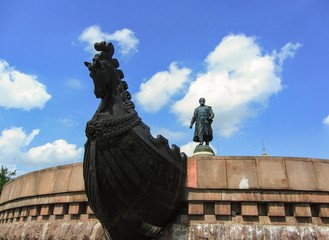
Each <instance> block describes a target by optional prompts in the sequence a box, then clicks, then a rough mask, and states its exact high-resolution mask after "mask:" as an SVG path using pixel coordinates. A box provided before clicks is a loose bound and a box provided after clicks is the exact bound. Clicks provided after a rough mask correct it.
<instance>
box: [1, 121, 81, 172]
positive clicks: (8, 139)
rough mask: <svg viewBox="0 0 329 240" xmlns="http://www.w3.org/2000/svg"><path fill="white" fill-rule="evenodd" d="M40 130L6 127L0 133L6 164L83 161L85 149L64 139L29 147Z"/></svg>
mask: <svg viewBox="0 0 329 240" xmlns="http://www.w3.org/2000/svg"><path fill="white" fill-rule="evenodd" d="M39 132H40V130H39V129H35V130H33V131H32V132H31V133H30V134H26V133H25V131H24V130H23V129H22V128H17V127H12V128H10V129H5V130H3V131H2V132H1V135H0V156H1V158H2V160H3V161H2V162H5V163H6V164H14V165H18V164H26V165H39V166H42V167H45V166H49V165H60V164H63V163H69V162H77V161H82V155H83V149H82V148H78V147H77V146H76V145H74V144H70V143H67V142H66V141H65V140H63V139H59V140H56V141H54V142H52V143H46V144H44V145H42V146H37V147H31V148H29V145H30V143H31V142H32V140H33V139H34V137H35V136H36V135H38V134H39Z"/></svg>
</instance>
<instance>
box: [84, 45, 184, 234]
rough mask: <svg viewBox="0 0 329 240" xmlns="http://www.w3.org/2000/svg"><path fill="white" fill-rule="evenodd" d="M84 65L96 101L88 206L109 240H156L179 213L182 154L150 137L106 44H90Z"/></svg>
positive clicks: (88, 155)
mask: <svg viewBox="0 0 329 240" xmlns="http://www.w3.org/2000/svg"><path fill="white" fill-rule="evenodd" d="M94 47H95V49H96V50H97V51H99V53H97V54H95V56H94V58H93V61H92V63H88V62H85V65H86V66H87V67H88V69H89V71H90V77H91V78H92V79H93V82H94V85H95V88H94V93H95V95H96V97H97V98H100V99H101V102H100V104H99V107H98V109H97V110H96V112H95V114H94V116H93V117H92V119H91V120H90V121H89V122H88V123H87V126H86V135H87V138H88V140H87V142H86V144H85V155H84V165H83V169H84V170H83V171H84V173H83V174H84V180H85V189H86V194H87V196H88V202H89V205H90V207H91V209H92V210H93V211H94V213H95V215H96V217H97V218H98V219H99V221H100V222H101V223H102V225H103V228H104V230H105V235H106V237H107V238H108V239H112V240H144V239H153V238H155V237H157V236H158V235H159V234H160V232H161V230H162V229H163V228H165V227H166V225H167V224H169V223H170V222H171V221H172V219H173V218H174V217H175V215H176V214H177V213H178V212H179V211H180V209H181V206H182V199H183V194H184V188H185V178H186V155H185V154H181V153H180V149H179V148H178V147H177V146H175V145H173V146H172V148H170V147H169V146H168V141H167V139H165V138H164V137H162V136H161V135H159V136H158V137H157V138H154V137H152V135H151V133H150V129H149V127H147V126H146V125H145V124H144V123H143V122H142V120H141V119H140V117H139V116H138V114H137V112H136V111H135V106H134V104H133V102H132V101H131V95H130V93H129V92H128V91H127V89H128V85H127V83H126V82H125V81H123V80H122V79H123V77H124V75H123V72H122V71H121V70H119V69H117V68H118V67H119V62H118V60H117V59H114V58H112V56H113V54H114V47H113V45H112V44H111V43H106V42H100V43H95V45H94Z"/></svg>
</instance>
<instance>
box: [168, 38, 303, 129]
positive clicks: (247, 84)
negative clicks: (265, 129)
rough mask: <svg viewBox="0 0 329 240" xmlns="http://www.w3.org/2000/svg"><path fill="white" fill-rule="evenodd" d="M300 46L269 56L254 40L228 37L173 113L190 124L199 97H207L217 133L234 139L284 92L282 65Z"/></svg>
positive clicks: (295, 45) (212, 53) (290, 47)
mask: <svg viewBox="0 0 329 240" xmlns="http://www.w3.org/2000/svg"><path fill="white" fill-rule="evenodd" d="M300 46H301V45H300V44H299V43H297V44H291V43H289V44H287V45H286V46H285V47H283V48H282V50H281V51H280V52H279V53H277V52H276V51H274V53H275V54H273V55H268V54H264V53H262V49H261V47H260V46H259V45H258V44H257V42H256V39H255V38H254V37H247V36H245V35H242V34H240V35H228V36H226V37H225V38H224V39H223V40H222V41H221V42H220V43H219V44H218V46H217V47H216V48H215V49H214V50H213V51H212V52H211V53H209V54H208V56H207V58H206V59H205V63H206V65H207V71H206V72H204V73H199V75H198V77H197V78H196V79H195V81H193V82H192V83H191V84H190V86H189V89H188V91H187V93H186V95H185V96H184V97H183V98H182V99H181V100H179V101H177V102H176V103H175V104H174V105H173V108H172V110H173V112H174V113H175V114H176V115H177V117H178V119H179V120H180V121H181V122H182V123H183V124H184V125H188V124H189V122H190V119H191V117H192V113H193V110H194V108H195V107H196V106H197V105H198V100H199V98H200V97H205V98H206V101H207V102H206V104H207V103H208V104H209V105H211V106H212V107H213V110H214V113H215V119H214V123H213V128H214V130H215V132H216V133H218V134H220V135H222V136H231V135H232V134H234V133H236V132H237V131H239V129H240V128H241V126H242V124H243V122H244V121H245V120H246V119H248V118H250V117H254V116H256V115H257V114H258V113H259V111H260V110H262V109H265V108H266V107H267V104H268V100H269V98H270V97H271V96H273V95H275V94H277V93H278V92H279V91H280V90H281V89H282V84H281V78H280V76H279V74H280V72H279V71H280V70H281V67H282V63H283V61H284V59H285V58H287V57H292V56H293V55H294V53H295V51H296V50H297V49H298V48H299V47H300Z"/></svg>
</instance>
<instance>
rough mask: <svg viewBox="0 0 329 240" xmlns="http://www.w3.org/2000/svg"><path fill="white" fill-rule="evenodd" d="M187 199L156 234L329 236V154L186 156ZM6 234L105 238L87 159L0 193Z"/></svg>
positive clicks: (175, 239) (182, 237)
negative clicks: (86, 177)
mask: <svg viewBox="0 0 329 240" xmlns="http://www.w3.org/2000/svg"><path fill="white" fill-rule="evenodd" d="M187 173H188V174H187V181H186V195H185V202H186V204H185V206H184V208H183V209H182V212H181V214H179V215H178V216H177V218H176V219H175V220H174V221H173V222H172V224H170V225H169V226H168V227H167V228H166V229H165V230H164V231H163V232H162V235H161V236H159V238H158V240H199V239H200V240H201V239H208V240H219V239H223V240H224V239H271V240H276V239H277V240H280V239H329V181H328V180H329V174H328V173H329V161H328V160H320V159H309V158H287V157H243V156H242V157H218V156H215V157H212V156H197V157H191V158H189V159H188V168H187ZM0 239H105V238H104V233H103V229H102V227H101V224H100V223H99V222H98V220H97V219H96V218H95V216H94V214H93V212H92V210H91V209H90V208H89V207H88V204H87V198H86V195H85V192H84V182H83V175H82V164H81V163H79V164H70V165H65V166H59V167H55V168H49V169H44V170H41V171H38V172H33V173H29V174H26V175H24V176H21V177H18V178H16V179H15V180H14V181H11V182H10V183H8V184H7V185H5V187H4V189H3V191H2V194H1V196H0Z"/></svg>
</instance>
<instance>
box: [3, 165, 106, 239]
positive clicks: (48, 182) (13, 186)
mask: <svg viewBox="0 0 329 240" xmlns="http://www.w3.org/2000/svg"><path fill="white" fill-rule="evenodd" d="M87 201H88V200H87V197H86V195H85V191H84V181H83V174H82V164H80V163H78V164H70V165H64V166H59V167H54V168H48V169H44V170H41V171H37V172H32V173H29V174H26V175H23V176H20V177H18V178H16V179H15V180H14V181H11V182H10V183H8V184H7V185H5V186H4V189H3V191H2V194H1V196H0V239H63V240H64V239H65V240H66V239H105V237H104V232H103V229H102V226H101V224H100V223H99V222H98V220H97V219H96V218H95V216H94V214H93V212H92V210H91V209H90V208H89V206H88V202H87Z"/></svg>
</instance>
